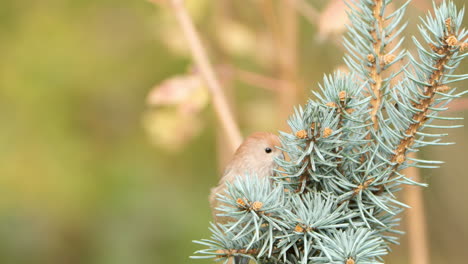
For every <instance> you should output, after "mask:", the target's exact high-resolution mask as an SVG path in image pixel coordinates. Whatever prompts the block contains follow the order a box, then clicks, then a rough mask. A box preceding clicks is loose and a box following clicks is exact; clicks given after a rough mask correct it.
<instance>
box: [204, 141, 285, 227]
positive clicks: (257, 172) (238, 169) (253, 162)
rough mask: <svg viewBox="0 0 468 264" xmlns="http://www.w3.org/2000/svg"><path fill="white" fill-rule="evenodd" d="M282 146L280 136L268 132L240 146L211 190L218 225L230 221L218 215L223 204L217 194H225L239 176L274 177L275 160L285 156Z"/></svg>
mask: <svg viewBox="0 0 468 264" xmlns="http://www.w3.org/2000/svg"><path fill="white" fill-rule="evenodd" d="M280 145H281V143H280V140H279V138H278V136H276V135H274V134H272V133H267V132H255V133H253V134H251V135H250V136H249V137H247V139H245V141H244V142H243V143H242V144H241V145H240V146H239V148H238V149H237V150H236V152H235V153H234V157H233V158H232V160H231V161H230V162H229V164H228V165H227V167H226V170H225V171H224V175H223V177H222V178H221V179H220V181H219V184H218V186H216V187H214V188H212V189H211V194H210V206H211V210H212V212H213V219H214V221H215V222H216V223H220V224H224V223H227V222H228V221H229V218H228V217H220V216H217V215H216V214H218V213H220V212H219V211H218V210H216V208H217V207H219V206H220V205H221V204H222V202H220V201H219V200H218V199H217V195H216V194H217V193H221V194H223V193H224V190H225V189H226V182H233V181H234V180H235V179H236V178H237V177H238V176H240V177H246V175H252V176H257V177H260V178H263V177H270V176H272V175H273V169H274V168H275V167H276V163H275V161H274V158H275V157H281V156H283V153H282V151H281V150H279V149H277V148H276V147H278V146H280Z"/></svg>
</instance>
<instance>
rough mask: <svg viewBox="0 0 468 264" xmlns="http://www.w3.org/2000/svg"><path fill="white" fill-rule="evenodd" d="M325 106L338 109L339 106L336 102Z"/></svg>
mask: <svg viewBox="0 0 468 264" xmlns="http://www.w3.org/2000/svg"><path fill="white" fill-rule="evenodd" d="M325 105H326V106H328V107H333V108H336V107H338V105H337V104H336V103H335V102H328V103H326V104H325Z"/></svg>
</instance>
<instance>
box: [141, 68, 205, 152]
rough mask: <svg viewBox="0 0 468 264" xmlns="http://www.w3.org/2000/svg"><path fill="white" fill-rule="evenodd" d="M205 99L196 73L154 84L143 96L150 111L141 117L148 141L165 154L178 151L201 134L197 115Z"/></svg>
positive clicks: (199, 120)
mask: <svg viewBox="0 0 468 264" xmlns="http://www.w3.org/2000/svg"><path fill="white" fill-rule="evenodd" d="M208 99H209V95H208V91H207V89H206V88H205V87H204V86H203V81H202V80H201V77H200V76H199V75H198V74H196V73H194V74H186V75H178V76H174V77H171V78H169V79H167V80H165V81H163V82H162V83H160V84H158V85H156V86H155V87H154V88H153V89H152V90H151V92H150V93H149V95H148V97H147V102H148V104H149V105H150V106H152V107H153V109H150V110H148V111H147V112H146V113H145V114H144V117H143V126H144V128H145V130H146V131H147V132H148V134H149V136H150V140H151V142H152V143H153V144H155V145H156V146H159V147H163V148H164V149H166V150H169V151H178V150H180V149H181V148H182V147H183V146H184V145H185V144H187V143H188V142H189V141H190V140H191V139H192V138H193V137H195V136H196V135H198V134H199V132H200V131H201V129H202V127H203V126H202V120H201V118H200V117H199V113H200V111H201V110H202V109H203V108H204V107H205V106H206V105H207V103H208Z"/></svg>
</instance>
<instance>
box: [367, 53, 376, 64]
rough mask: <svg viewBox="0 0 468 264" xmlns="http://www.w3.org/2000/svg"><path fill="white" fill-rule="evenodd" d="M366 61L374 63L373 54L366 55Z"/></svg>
mask: <svg viewBox="0 0 468 264" xmlns="http://www.w3.org/2000/svg"><path fill="white" fill-rule="evenodd" d="M367 60H368V61H369V62H371V63H374V62H375V57H374V55H373V54H369V55H367Z"/></svg>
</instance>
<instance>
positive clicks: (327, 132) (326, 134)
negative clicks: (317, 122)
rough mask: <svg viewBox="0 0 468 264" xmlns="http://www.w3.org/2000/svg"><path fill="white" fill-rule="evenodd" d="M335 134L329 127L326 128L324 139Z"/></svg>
mask: <svg viewBox="0 0 468 264" xmlns="http://www.w3.org/2000/svg"><path fill="white" fill-rule="evenodd" d="M332 133H333V130H332V129H331V128H329V127H326V128H325V129H324V130H323V135H322V136H323V137H324V138H327V137H329V136H330V135H331V134H332Z"/></svg>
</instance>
